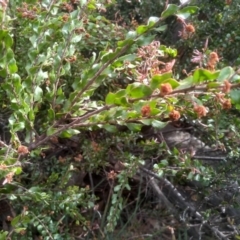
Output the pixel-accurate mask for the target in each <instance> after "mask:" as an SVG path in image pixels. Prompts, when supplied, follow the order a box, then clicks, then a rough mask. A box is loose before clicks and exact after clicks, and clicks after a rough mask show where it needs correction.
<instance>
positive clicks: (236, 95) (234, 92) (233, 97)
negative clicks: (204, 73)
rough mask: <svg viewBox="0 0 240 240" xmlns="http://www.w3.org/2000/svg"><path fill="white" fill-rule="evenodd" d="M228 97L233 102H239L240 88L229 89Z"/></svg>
mask: <svg viewBox="0 0 240 240" xmlns="http://www.w3.org/2000/svg"><path fill="white" fill-rule="evenodd" d="M230 98H231V100H232V102H233V103H235V104H240V90H238V89H233V90H231V91H230Z"/></svg>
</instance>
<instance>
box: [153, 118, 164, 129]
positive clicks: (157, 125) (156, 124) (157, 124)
mask: <svg viewBox="0 0 240 240" xmlns="http://www.w3.org/2000/svg"><path fill="white" fill-rule="evenodd" d="M151 124H152V126H153V127H154V128H158V129H163V128H164V127H165V126H166V125H167V124H168V122H161V121H158V120H153V121H152V123H151Z"/></svg>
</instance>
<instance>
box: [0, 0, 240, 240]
mask: <svg viewBox="0 0 240 240" xmlns="http://www.w3.org/2000/svg"><path fill="white" fill-rule="evenodd" d="M106 2H108V1H94V0H91V1H83V0H80V1H70V2H66V1H63V0H62V1H48V0H44V1H27V2H24V1H22V0H17V1H16V0H15V1H12V0H10V1H9V3H8V4H7V1H2V3H1V5H2V8H1V11H0V21H1V29H0V40H1V44H0V48H1V52H2V55H1V58H0V77H1V90H0V107H1V110H2V111H3V112H6V115H5V116H6V117H9V118H8V122H9V125H8V127H9V131H10V133H11V138H9V139H6V141H1V147H2V148H1V149H0V151H1V155H0V161H1V164H0V168H1V172H0V174H1V178H2V179H3V181H2V188H1V195H2V196H7V198H8V199H10V200H11V202H12V203H13V204H14V205H15V206H17V207H18V213H17V215H16V216H15V217H14V218H13V219H11V225H12V230H11V231H10V232H9V233H8V235H9V237H12V238H13V239H19V236H20V235H21V239H30V238H31V236H32V234H33V232H36V233H37V235H39V236H41V237H43V238H44V239H71V238H72V237H73V235H74V234H75V233H74V232H73V231H72V229H73V228H74V227H76V226H81V230H82V233H84V234H86V235H85V236H87V235H88V236H91V235H94V227H95V229H100V232H101V234H102V235H104V234H107V233H108V232H111V231H114V229H115V227H116V225H117V224H118V220H119V218H120V215H121V212H122V210H123V208H124V204H125V203H124V199H123V192H124V190H126V189H127V190H128V191H129V190H130V189H131V187H130V185H129V179H130V178H132V177H133V176H134V175H135V174H136V172H137V169H138V167H139V166H140V165H142V164H143V163H144V161H145V160H146V159H147V158H149V157H150V156H151V155H156V156H157V155H159V154H161V155H162V156H166V159H167V160H162V161H161V162H160V163H158V164H155V165H154V166H155V170H156V172H158V174H159V176H163V175H166V176H168V177H170V178H174V177H175V178H176V179H194V180H197V181H199V180H202V181H205V182H207V181H209V179H210V178H211V176H212V174H213V172H212V171H211V170H208V169H206V168H205V167H203V166H202V165H201V164H200V163H199V162H198V161H195V162H192V161H190V160H189V158H190V156H189V155H184V154H183V153H181V152H180V151H178V150H175V151H173V152H171V153H169V154H166V151H167V150H166V149H167V148H166V146H165V147H164V146H163V150H162V151H160V152H159V149H158V144H156V143H154V142H152V141H148V142H147V143H144V144H143V146H142V147H143V148H144V150H145V151H141V152H140V154H139V153H135V154H134V153H133V152H134V151H135V150H136V148H138V146H139V145H138V144H137V143H136V142H137V139H138V138H139V135H137V137H135V135H134V133H136V132H140V131H141V130H142V128H143V126H151V127H153V128H156V129H162V128H163V127H165V126H166V125H167V123H168V122H176V121H178V120H179V119H180V118H181V117H185V118H186V119H187V120H189V121H196V120H199V121H202V122H203V123H206V122H207V121H209V120H212V121H213V122H215V121H216V118H217V116H219V114H220V112H221V111H229V109H230V108H231V107H232V104H234V106H235V107H236V108H239V104H240V101H239V97H238V95H239V94H238V92H239V90H238V89H237V88H238V87H239V82H240V76H239V73H238V71H235V70H234V69H233V68H232V67H230V66H228V65H224V64H223V66H222V67H220V68H218V65H217V64H218V63H219V62H220V57H219V56H218V53H217V52H215V51H210V50H209V49H208V50H207V49H204V50H203V51H200V50H199V51H196V52H195V56H193V58H192V62H194V64H197V65H198V66H199V68H193V69H191V71H189V74H188V75H187V77H184V78H183V79H179V76H180V73H179V72H178V73H177V72H176V73H173V71H172V69H173V67H174V64H175V62H176V57H177V54H178V52H177V49H175V48H173V47H169V46H167V45H163V44H161V43H160V42H159V41H158V40H156V35H157V34H156V33H158V32H162V31H164V30H165V25H166V22H165V21H166V19H167V18H169V17H171V16H175V17H176V16H177V17H178V18H180V19H181V21H182V24H184V26H185V28H184V29H182V36H184V40H186V41H191V38H192V36H193V35H194V33H195V29H194V26H193V25H191V24H188V23H186V19H187V18H188V17H189V16H190V15H191V14H195V13H196V12H197V10H198V8H197V7H196V6H188V7H179V6H178V5H177V4H173V3H172V4H168V5H167V6H166V7H164V6H162V10H163V11H161V13H159V14H158V15H157V16H151V17H150V18H149V19H148V21H146V23H145V24H142V25H137V26H135V28H134V29H133V27H131V28H129V29H126V28H125V27H124V26H121V25H119V24H117V23H113V21H110V20H108V19H107V18H105V17H104V16H103V14H102V13H103V12H104V11H106V7H108V3H106ZM142 4H146V1H143V3H142ZM109 5H111V4H109ZM144 6H145V5H144ZM221 21H222V20H221ZM201 47H202V46H201ZM214 47H215V46H213V48H214ZM199 49H200V48H199ZM102 89H104V91H103V90H102ZM213 125H214V124H213ZM214 126H215V125H214ZM121 127H122V128H123V129H124V131H126V133H127V137H126V136H125V135H124V134H123V133H121V130H120V128H121ZM234 131H236V130H234ZM96 132H97V133H98V134H99V135H98V136H96V135H94V134H95V133H96ZM129 133H130V134H129ZM99 136H100V139H99ZM113 136H114V137H113ZM216 138H217V140H219V139H218V137H216ZM74 142H75V145H74ZM123 143H124V144H123ZM113 145H114V147H116V149H117V150H116V149H115V148H114V151H116V152H120V153H119V155H117V156H118V157H119V159H121V160H122V162H123V165H124V168H122V169H121V170H119V171H117V170H116V171H113V170H111V171H109V172H108V169H107V168H108V167H109V159H108V155H109V149H112V148H113ZM123 145H124V147H121V146H123ZM133 148H135V149H133ZM69 149H71V150H69ZM79 149H80V150H79ZM68 151H69V152H68ZM49 152H50V153H51V152H54V156H51V154H50V153H49ZM50 156H51V157H50ZM69 156H71V157H69ZM179 159H182V162H178V161H177V160H179ZM170 165H171V166H172V165H174V166H175V168H174V169H171V167H170ZM102 169H103V170H104V171H105V172H107V179H108V180H109V183H110V188H111V192H110V194H109V195H108V197H109V198H108V201H107V207H106V208H105V212H104V216H103V218H102V222H101V226H96V225H94V226H93V225H91V224H92V222H91V219H90V217H89V216H90V212H91V211H94V212H95V213H98V211H97V209H96V201H97V197H96V196H95V194H94V191H93V189H90V187H89V186H81V183H79V185H78V187H76V186H69V184H68V183H69V180H70V179H71V176H72V174H73V172H74V171H80V172H82V174H83V176H84V177H85V176H86V173H89V174H90V175H91V174H99V172H101V170H102ZM89 179H90V180H91V177H89ZM90 182H91V181H90ZM74 185H76V184H74ZM84 213H86V214H84ZM89 222H91V224H90V223H89ZM70 226H71V227H72V229H71V228H70ZM5 235H6V233H4V232H3V233H1V237H2V238H3V237H4V236H5Z"/></svg>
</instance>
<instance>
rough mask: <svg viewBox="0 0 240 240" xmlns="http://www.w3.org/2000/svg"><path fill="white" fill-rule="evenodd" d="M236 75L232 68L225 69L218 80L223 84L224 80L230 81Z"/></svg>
mask: <svg viewBox="0 0 240 240" xmlns="http://www.w3.org/2000/svg"><path fill="white" fill-rule="evenodd" d="M233 74H234V70H233V68H232V67H225V68H223V69H222V70H221V71H220V74H219V76H218V78H217V80H218V82H223V81H224V80H227V79H229V78H230V77H231V76H232V75H233Z"/></svg>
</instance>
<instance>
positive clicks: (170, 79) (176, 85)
mask: <svg viewBox="0 0 240 240" xmlns="http://www.w3.org/2000/svg"><path fill="white" fill-rule="evenodd" d="M163 83H169V84H170V85H171V86H172V88H173V89H175V88H176V87H178V86H179V85H180V84H179V82H178V81H177V80H175V79H173V78H169V79H167V80H165V81H163Z"/></svg>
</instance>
